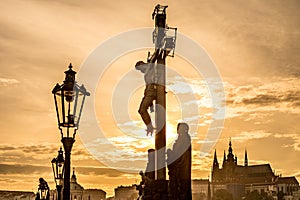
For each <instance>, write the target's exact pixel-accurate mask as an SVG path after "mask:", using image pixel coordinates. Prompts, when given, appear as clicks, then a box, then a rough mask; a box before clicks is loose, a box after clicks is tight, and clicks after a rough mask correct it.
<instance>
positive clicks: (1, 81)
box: [0, 78, 20, 86]
mask: <svg viewBox="0 0 300 200" xmlns="http://www.w3.org/2000/svg"><path fill="white" fill-rule="evenodd" d="M17 83H20V81H18V80H16V79H10V78H0V86H1V85H2V86H8V85H12V84H17Z"/></svg>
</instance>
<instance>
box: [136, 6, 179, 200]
mask: <svg viewBox="0 0 300 200" xmlns="http://www.w3.org/2000/svg"><path fill="white" fill-rule="evenodd" d="M167 7H168V6H162V5H159V4H158V5H157V6H156V7H155V8H154V11H153V13H152V19H154V20H155V28H154V31H153V33H152V39H153V43H154V45H155V51H154V53H153V54H152V55H150V52H148V57H147V61H146V62H144V61H138V62H137V63H136V65H135V68H136V70H139V71H141V72H142V73H143V74H144V80H145V84H146V88H145V91H144V97H143V99H142V101H141V104H140V107H139V111H138V112H139V114H140V115H141V118H142V120H143V122H144V123H145V125H146V132H147V135H151V136H152V134H153V133H154V132H155V154H156V156H155V158H156V160H155V166H156V167H155V181H156V184H155V185H157V187H160V185H162V187H160V189H161V188H166V191H165V192H161V195H160V194H159V193H160V192H156V198H153V199H167V195H168V190H167V188H168V187H167V182H166V67H165V64H166V58H167V56H171V57H174V51H175V43H176V34H177V28H171V27H168V26H167V24H166V9H167ZM170 34H171V35H170ZM153 105H155V106H153ZM148 109H150V111H151V112H153V111H154V112H155V125H153V122H152V121H151V117H150V115H149V113H148ZM160 191H161V190H160ZM162 191H163V190H162ZM163 193H164V194H163Z"/></svg>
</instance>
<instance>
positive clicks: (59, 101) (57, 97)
mask: <svg viewBox="0 0 300 200" xmlns="http://www.w3.org/2000/svg"><path fill="white" fill-rule="evenodd" d="M54 98H55V103H56V105H57V115H58V122H59V123H62V122H63V117H64V116H63V113H62V96H61V91H57V92H56V93H55V94H54Z"/></svg>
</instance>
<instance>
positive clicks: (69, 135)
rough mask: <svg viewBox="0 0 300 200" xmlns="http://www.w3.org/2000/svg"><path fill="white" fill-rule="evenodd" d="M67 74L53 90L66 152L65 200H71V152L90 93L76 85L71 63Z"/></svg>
mask: <svg viewBox="0 0 300 200" xmlns="http://www.w3.org/2000/svg"><path fill="white" fill-rule="evenodd" d="M65 74H66V77H65V80H64V82H63V84H61V85H59V84H58V83H57V84H56V86H55V87H54V88H53V90H52V94H53V95H54V102H55V107H56V114H57V120H58V127H59V130H60V132H61V142H62V143H63V146H64V150H65V163H64V167H65V173H64V190H63V199H64V200H69V199H70V161H71V150H72V146H73V143H74V142H75V134H76V131H77V129H78V127H79V121H80V117H81V113H82V108H83V104H84V100H85V97H86V96H89V95H90V93H89V92H88V91H87V90H86V89H85V87H84V86H83V85H81V86H79V85H78V84H77V83H76V81H75V74H76V72H75V71H73V70H72V64H71V63H70V65H69V69H68V70H67V71H65ZM71 131H72V132H71Z"/></svg>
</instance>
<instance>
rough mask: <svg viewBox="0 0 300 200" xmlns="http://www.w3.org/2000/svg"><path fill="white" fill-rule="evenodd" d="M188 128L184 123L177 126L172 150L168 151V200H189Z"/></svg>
mask: <svg viewBox="0 0 300 200" xmlns="http://www.w3.org/2000/svg"><path fill="white" fill-rule="evenodd" d="M188 131H189V126H188V125H187V124H186V123H179V124H178V125H177V133H178V138H177V140H176V141H175V143H174V145H173V149H172V150H170V149H168V151H167V154H168V159H167V162H168V169H169V199H170V200H171V199H172V200H191V199H192V189H191V163H192V155H191V153H192V150H191V138H190V136H189V134H188Z"/></svg>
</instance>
